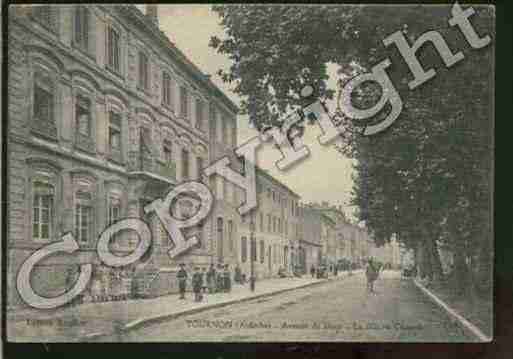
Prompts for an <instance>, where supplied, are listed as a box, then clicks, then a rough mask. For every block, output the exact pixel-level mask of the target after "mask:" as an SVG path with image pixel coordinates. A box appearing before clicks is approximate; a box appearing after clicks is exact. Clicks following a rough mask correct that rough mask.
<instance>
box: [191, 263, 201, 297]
mask: <svg viewBox="0 0 513 359" xmlns="http://www.w3.org/2000/svg"><path fill="white" fill-rule="evenodd" d="M202 288H203V275H202V273H201V272H200V270H199V267H196V268H194V274H193V275H192V290H193V291H194V301H195V302H201V300H202V299H203V298H202V294H201V289H202Z"/></svg>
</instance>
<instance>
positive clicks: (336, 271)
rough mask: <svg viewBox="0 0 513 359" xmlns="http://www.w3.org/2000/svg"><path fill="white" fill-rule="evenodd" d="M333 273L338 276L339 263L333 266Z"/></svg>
mask: <svg viewBox="0 0 513 359" xmlns="http://www.w3.org/2000/svg"><path fill="white" fill-rule="evenodd" d="M333 274H334V275H335V277H336V276H338V264H335V267H334V268H333Z"/></svg>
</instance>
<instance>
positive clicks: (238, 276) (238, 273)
mask: <svg viewBox="0 0 513 359" xmlns="http://www.w3.org/2000/svg"><path fill="white" fill-rule="evenodd" d="M233 281H234V282H235V283H237V284H242V272H241V270H240V267H239V264H238V263H237V265H236V266H235V276H234V278H233Z"/></svg>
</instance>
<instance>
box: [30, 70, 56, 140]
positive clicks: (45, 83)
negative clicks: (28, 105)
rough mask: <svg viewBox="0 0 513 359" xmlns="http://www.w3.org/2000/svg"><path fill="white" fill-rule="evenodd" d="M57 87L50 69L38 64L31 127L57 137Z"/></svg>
mask: <svg viewBox="0 0 513 359" xmlns="http://www.w3.org/2000/svg"><path fill="white" fill-rule="evenodd" d="M55 99H56V87H55V82H54V80H53V78H52V76H51V75H50V74H49V70H46V69H43V68H41V67H39V66H36V68H35V72H34V88H33V104H32V121H31V127H32V129H33V130H35V131H36V132H37V133H38V134H41V135H43V136H44V137H47V138H51V139H54V140H55V139H57V125H56V119H55V117H56V116H55V102H56V101H55Z"/></svg>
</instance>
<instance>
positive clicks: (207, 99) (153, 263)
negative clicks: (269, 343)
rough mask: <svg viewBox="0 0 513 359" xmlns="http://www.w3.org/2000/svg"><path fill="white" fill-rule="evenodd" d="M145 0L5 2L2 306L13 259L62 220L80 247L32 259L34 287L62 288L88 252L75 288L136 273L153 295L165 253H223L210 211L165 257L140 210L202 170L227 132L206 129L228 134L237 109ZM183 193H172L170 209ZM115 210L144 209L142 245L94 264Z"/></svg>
mask: <svg viewBox="0 0 513 359" xmlns="http://www.w3.org/2000/svg"><path fill="white" fill-rule="evenodd" d="M149 7H150V11H148V14H147V15H145V14H143V13H142V12H141V11H139V10H138V9H137V8H136V7H135V6H132V5H120V6H110V5H109V6H107V5H94V6H93V5H61V6H52V5H40V6H18V7H11V8H10V11H11V13H10V15H11V16H9V43H8V46H9V58H8V68H9V76H8V77H9V78H8V86H9V91H8V93H9V98H8V101H9V104H8V105H9V119H8V121H9V126H8V127H9V128H8V129H9V132H8V148H9V151H8V161H9V168H8V171H9V184H8V213H9V218H8V238H7V250H8V263H7V265H8V275H7V278H8V285H9V287H10V290H8V293H9V298H8V305H9V306H18V305H20V304H22V303H21V301H20V298H19V297H18V295H17V291H16V290H14V287H13V286H14V285H15V278H16V274H17V272H18V269H19V267H20V265H21V263H22V262H23V261H24V260H25V259H26V258H27V257H28V256H30V255H31V254H32V253H33V252H34V251H36V250H37V249H38V248H40V247H42V246H45V245H47V244H48V243H51V242H54V241H59V240H61V237H62V235H63V234H64V233H67V232H72V233H73V234H74V236H75V239H76V240H77V242H78V243H79V245H80V251H79V253H78V254H76V255H75V254H74V255H73V256H69V255H64V254H63V255H55V256H51V257H48V258H47V259H45V260H44V261H41V262H40V263H39V264H38V266H37V268H35V270H34V272H33V275H34V278H33V283H34V286H35V288H34V289H35V291H36V292H37V293H39V294H40V295H46V296H55V295H57V294H59V293H62V292H63V291H64V290H65V288H67V287H69V285H70V283H73V281H74V278H75V277H76V274H77V273H76V272H77V268H78V265H77V264H80V263H93V264H94V269H93V280H92V281H91V288H89V289H88V290H87V291H86V293H85V297H95V296H97V297H100V298H101V297H105V296H106V295H107V296H108V293H106V292H107V291H114V287H115V286H114V283H118V284H119V283H121V278H129V279H130V280H133V281H134V283H135V281H136V278H137V276H142V278H143V279H144V280H139V281H138V283H139V286H138V287H137V286H135V287H136V290H137V291H139V292H141V293H145V294H146V295H160V294H165V293H169V292H172V291H174V290H176V288H174V287H173V285H174V282H175V281H174V280H171V278H172V275H173V273H174V267H175V266H176V264H177V263H178V262H187V263H191V265H192V264H208V263H211V262H212V261H213V258H215V257H216V256H217V257H218V258H217V259H219V257H221V258H222V256H219V251H220V249H219V245H218V243H219V242H218V241H216V240H215V238H216V237H215V233H216V231H218V228H219V226H217V227H216V225H217V223H215V219H214V217H210V218H207V219H206V220H205V221H204V223H202V225H198V226H197V228H195V229H194V230H193V231H192V232H194V233H196V234H197V235H198V236H199V238H200V243H199V245H198V246H197V248H194V249H192V250H191V251H189V252H188V253H186V254H184V255H183V256H181V257H179V258H174V259H170V258H169V256H168V255H167V252H168V250H169V249H170V248H171V246H172V244H171V242H170V240H169V238H168V236H167V233H166V232H165V230H164V229H163V227H162V225H161V224H160V222H159V220H158V219H157V218H156V216H154V215H151V214H150V215H147V214H145V213H144V210H143V208H144V206H145V205H146V204H147V203H149V202H150V201H152V200H154V199H156V198H160V197H162V196H164V195H165V194H166V193H167V191H169V189H170V188H173V187H174V186H176V185H177V184H179V183H180V182H182V181H186V180H193V179H194V180H196V179H201V180H203V181H206V179H205V178H201V174H200V170H201V169H202V168H204V167H206V166H207V165H208V164H209V163H210V162H211V161H212V160H213V159H214V158H216V156H217V155H218V154H219V152H218V151H219V149H220V148H223V147H232V146H233V145H234V143H235V141H234V140H233V138H235V135H233V134H232V135H231V136H222V137H221V136H219V137H218V136H216V137H215V138H214V134H215V133H216V132H215V131H218V129H221V130H222V129H223V128H226V126H231V127H230V130H229V131H232V133H235V131H236V126H235V114H236V112H237V107H236V106H235V105H234V104H233V103H232V102H231V101H230V100H229V99H228V98H227V97H226V96H225V95H224V94H223V93H222V92H221V91H220V90H219V89H218V88H217V87H216V86H215V85H214V84H213V83H212V82H211V81H210V79H209V78H208V77H207V76H205V75H204V74H203V73H202V72H201V71H200V70H199V69H198V68H197V67H196V66H195V65H194V64H192V63H191V62H190V61H189V60H187V58H186V57H185V56H184V55H183V54H182V53H181V52H180V51H179V50H178V49H177V48H176V47H175V46H174V45H173V44H172V43H171V42H170V41H169V39H167V37H166V36H165V35H164V34H163V33H162V32H161V31H160V30H159V28H158V16H157V14H156V8H151V6H149ZM226 131H228V130H226ZM225 139H228V141H230V142H229V143H227V144H226V143H224V142H226V141H223V140H225ZM219 140H221V141H219ZM219 187H222V186H219V185H218V184H217V183H216V188H214V189H213V190H214V191H218V190H219ZM196 205H197V203H196V204H195V203H194V201H192V200H187V198H185V199H184V200H183V203H182V204H180V205H179V210H180V211H181V212H182V214H183V213H184V212H188V211H189V212H191V211H192V210H193V209H194V206H196ZM222 211H224V209H219V208H216V209H215V210H214V211H213V213H214V214H215V216H218V217H220V216H221V215H220V213H221V212H222ZM123 217H139V218H144V220H145V221H147V223H149V225H150V227H151V230H152V234H153V236H152V237H153V238H152V246H151V250H150V251H149V252H148V253H147V255H145V257H144V258H143V260H142V263H139V264H138V265H134V266H132V267H131V268H121V269H119V270H114V269H112V268H106V267H105V266H102V265H101V264H100V262H99V260H98V258H97V255H96V252H95V250H96V241H97V238H98V236H99V234H100V233H101V232H102V231H103V229H104V228H106V226H108V225H109V224H110V223H112V222H114V221H116V220H117V219H120V218H123ZM225 223H226V221H225V220H223V224H222V227H223V231H224V230H225V229H224V226H225ZM223 235H224V232H223ZM223 238H224V237H223ZM224 241H225V240H224V239H223V242H222V243H223V245H222V248H223V250H224ZM111 242H112V247H113V251H115V252H116V251H117V252H125V253H129V252H131V251H133V250H134V249H135V247H136V246H137V243H138V239H137V238H134V233H121V234H120V235H119V236H116V237H115V238H113V239H112V240H111ZM143 267H144V268H143ZM125 282H126V281H125ZM143 285H144V288H143V287H142V286H143ZM131 288H132V289H130V290H134V289H133V288H134V286H132V287H131ZM116 290H118V291H119V290H122V289H120V288H118V289H116ZM125 290H126V289H125Z"/></svg>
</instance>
